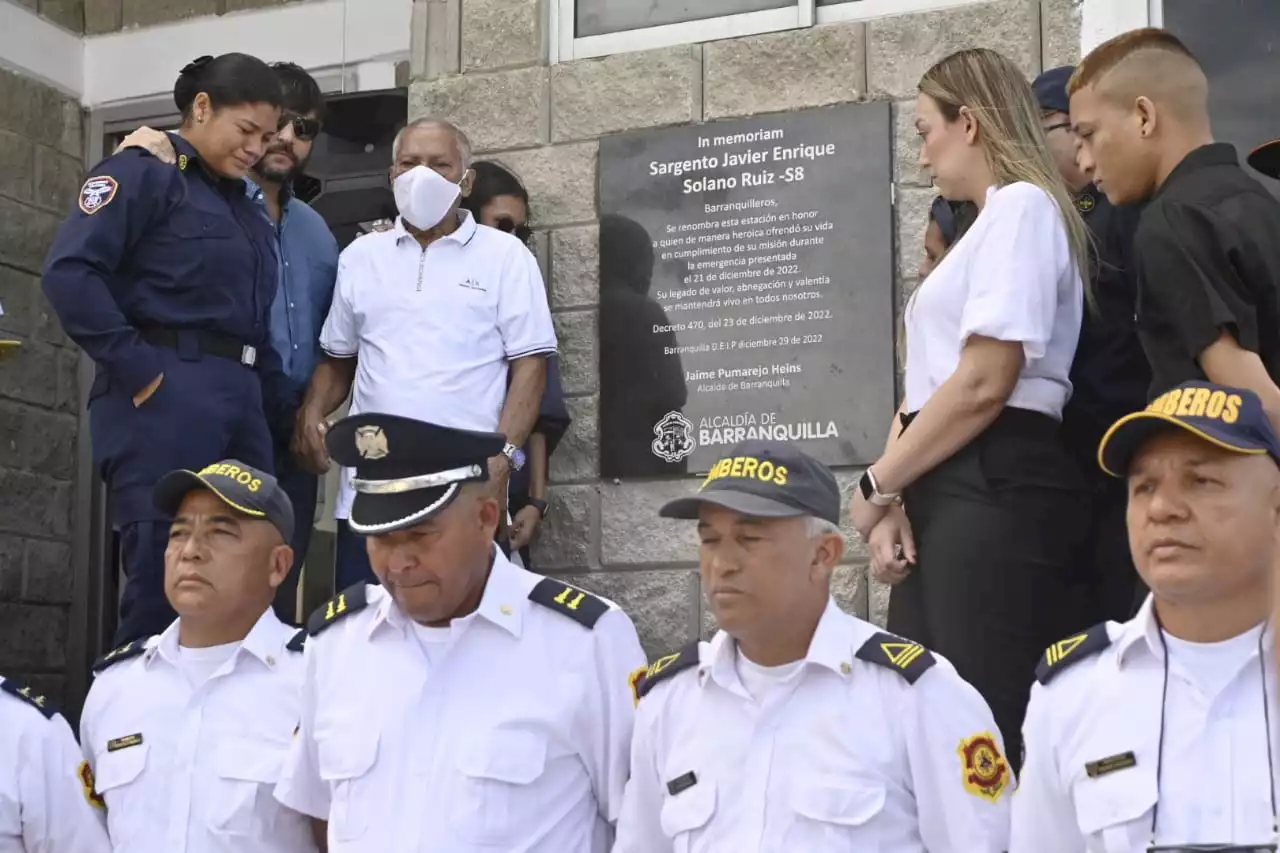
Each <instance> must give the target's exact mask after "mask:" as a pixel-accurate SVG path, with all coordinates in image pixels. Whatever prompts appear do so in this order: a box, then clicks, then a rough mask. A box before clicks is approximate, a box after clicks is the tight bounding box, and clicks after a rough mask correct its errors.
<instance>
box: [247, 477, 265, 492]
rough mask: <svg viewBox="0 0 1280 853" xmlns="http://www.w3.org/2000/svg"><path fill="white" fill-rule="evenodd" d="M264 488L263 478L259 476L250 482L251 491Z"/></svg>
mask: <svg viewBox="0 0 1280 853" xmlns="http://www.w3.org/2000/svg"><path fill="white" fill-rule="evenodd" d="M261 488H262V480H260V479H259V478H257V477H254V478H253V482H251V483H249V491H251V492H256V491H258V489H261Z"/></svg>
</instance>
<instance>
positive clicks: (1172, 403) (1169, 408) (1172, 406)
mask: <svg viewBox="0 0 1280 853" xmlns="http://www.w3.org/2000/svg"><path fill="white" fill-rule="evenodd" d="M1180 397H1182V389H1181V388H1174V389H1173V390H1172V391H1170V392H1169V395H1168V396H1167V397H1166V398H1165V401H1164V413H1165V414H1166V415H1170V416H1172V415H1173V413H1174V412H1176V411H1178V400H1179V398H1180Z"/></svg>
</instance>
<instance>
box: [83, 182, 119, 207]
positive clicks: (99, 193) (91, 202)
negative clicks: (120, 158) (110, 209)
mask: <svg viewBox="0 0 1280 853" xmlns="http://www.w3.org/2000/svg"><path fill="white" fill-rule="evenodd" d="M119 189H120V185H119V184H118V183H116V179H115V178H113V177H111V176H110V175H99V176H97V177H94V178H90V179H89V180H87V181H85V182H84V186H82V187H81V188H80V209H81V210H82V211H84V212H85V213H87V214H89V215H90V216H92V215H93V214H95V213H97V212H98V211H99V210H102V208H104V207H106V206H107V205H109V204H111V200H112V199H113V198H115V197H116V192H117V191H118V190H119Z"/></svg>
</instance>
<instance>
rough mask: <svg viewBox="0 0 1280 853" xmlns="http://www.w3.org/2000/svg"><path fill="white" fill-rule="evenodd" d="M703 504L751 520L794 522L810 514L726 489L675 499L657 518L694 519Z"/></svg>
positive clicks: (798, 508)
mask: <svg viewBox="0 0 1280 853" xmlns="http://www.w3.org/2000/svg"><path fill="white" fill-rule="evenodd" d="M704 504H710V505H711V506H718V507H723V508H724V509H729V510H733V511H734V512H738V513H741V514H743V515H746V516H750V517H752V518H795V517H797V516H801V515H809V514H810V512H809V510H807V509H802V508H801V507H797V506H792V505H791V504H785V503H783V502H782V501H775V500H773V499H772V498H763V497H760V496H759V495H752V494H748V493H746V492H735V491H731V490H729V489H717V490H715V491H708V492H703V493H701V494H697V495H690V496H689V497H687V498H676V499H675V500H673V501H670V502H669V503H667V504H665V505H664V506H663V507H662V509H660V510H659V511H658V515H660V516H662V517H663V518H685V519H692V518H697V517H698V511H699V509H700V508H701V507H702V506H703V505H704Z"/></svg>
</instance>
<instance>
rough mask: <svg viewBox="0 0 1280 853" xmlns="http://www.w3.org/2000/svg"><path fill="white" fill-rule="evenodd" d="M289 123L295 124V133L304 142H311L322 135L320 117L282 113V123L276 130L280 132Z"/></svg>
mask: <svg viewBox="0 0 1280 853" xmlns="http://www.w3.org/2000/svg"><path fill="white" fill-rule="evenodd" d="M289 125H293V135H294V136H295V137H297V138H298V139H300V140H301V141H303V142H310V141H311V140H313V139H315V138H316V137H317V136H319V135H320V121H319V120H318V119H314V118H307V117H306V116H300V115H294V114H293V113H281V114H280V124H279V125H278V126H277V127H276V132H277V133H279V132H280V131H282V130H284V129H285V128H286V127H288V126H289Z"/></svg>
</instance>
